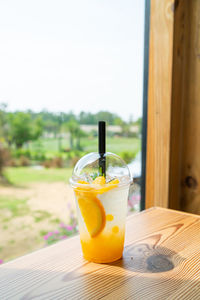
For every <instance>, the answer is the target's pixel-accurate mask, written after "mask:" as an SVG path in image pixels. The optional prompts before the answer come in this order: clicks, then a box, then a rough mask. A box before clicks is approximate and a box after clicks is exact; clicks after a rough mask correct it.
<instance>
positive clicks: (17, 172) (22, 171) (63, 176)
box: [5, 167, 72, 185]
mask: <svg viewBox="0 0 200 300" xmlns="http://www.w3.org/2000/svg"><path fill="white" fill-rule="evenodd" d="M5 175H6V177H7V178H8V180H9V181H10V182H11V183H12V184H14V185H25V184H28V183H30V182H38V181H39V182H57V181H62V182H66V183H68V182H69V178H70V177H71V175H72V168H63V169H48V170H47V169H41V170H37V169H34V168H31V167H19V168H7V169H6V172H5Z"/></svg>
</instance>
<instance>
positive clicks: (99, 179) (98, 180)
mask: <svg viewBox="0 0 200 300" xmlns="http://www.w3.org/2000/svg"><path fill="white" fill-rule="evenodd" d="M93 183H94V184H100V185H104V184H105V183H106V179H105V177H104V176H98V177H96V178H95V180H93Z"/></svg>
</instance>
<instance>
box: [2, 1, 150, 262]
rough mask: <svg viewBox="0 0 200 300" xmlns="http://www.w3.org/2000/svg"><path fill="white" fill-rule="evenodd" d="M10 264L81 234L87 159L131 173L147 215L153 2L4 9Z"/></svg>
mask: <svg viewBox="0 0 200 300" xmlns="http://www.w3.org/2000/svg"><path fill="white" fill-rule="evenodd" d="M0 40H1V47H0V228H1V236H0V262H3V261H4V262H5V261H8V260H10V259H12V258H15V257H17V256H21V255H23V254H25V253H27V252H30V251H33V250H35V249H38V248H41V247H43V246H45V245H46V244H52V243H54V242H56V241H58V240H61V239H65V238H68V237H69V236H71V235H73V234H75V233H76V232H77V221H76V211H75V203H74V196H73V191H72V189H71V188H70V186H69V184H68V180H69V177H70V176H71V173H72V169H73V167H74V165H75V164H76V162H77V161H78V159H79V158H80V157H82V156H83V155H85V154H86V153H88V152H91V151H97V122H98V121H99V120H105V121H106V122H107V151H110V152H114V153H116V154H118V155H120V156H121V157H122V158H123V159H124V160H125V162H126V163H127V164H128V165H129V167H130V170H131V173H132V176H133V177H134V178H135V184H133V185H131V189H130V195H129V201H128V213H129V214H130V213H131V212H134V211H137V210H139V202H140V198H141V197H140V184H141V121H142V95H143V90H142V89H143V52H144V51H143V49H144V1H141V0H137V1H131V0H127V1H122V0H117V1H114V0H109V1H107V0H102V1H96V0H95V1H94V0H84V1H83V0H75V1H65V0H59V1H49V0H48V1H47V0H40V1H39V0H36V1H25V0H24V1H23V0H19V1H14V0H7V1H4V0H3V1H1V2H0Z"/></svg>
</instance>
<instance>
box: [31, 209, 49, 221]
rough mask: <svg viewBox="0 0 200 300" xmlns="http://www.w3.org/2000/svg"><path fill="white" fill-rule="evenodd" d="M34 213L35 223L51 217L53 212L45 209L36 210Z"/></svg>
mask: <svg viewBox="0 0 200 300" xmlns="http://www.w3.org/2000/svg"><path fill="white" fill-rule="evenodd" d="M32 214H33V217H34V219H35V223H38V222H41V221H43V220H45V219H49V218H50V217H51V214H50V213H49V212H47V211H44V210H36V211H34V212H33V213H32Z"/></svg>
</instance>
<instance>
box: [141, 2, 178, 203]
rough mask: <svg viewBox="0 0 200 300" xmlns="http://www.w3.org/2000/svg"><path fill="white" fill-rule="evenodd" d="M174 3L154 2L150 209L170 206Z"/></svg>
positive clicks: (148, 180)
mask: <svg viewBox="0 0 200 300" xmlns="http://www.w3.org/2000/svg"><path fill="white" fill-rule="evenodd" d="M173 23H174V1H173V0H162V1H160V0H151V16H150V50H149V87H148V122H147V162H146V208H149V207H151V206H156V205H158V206H162V207H168V190H169V157H170V124H171V92H172V86H171V83H172V59H173V55H172V54H173Z"/></svg>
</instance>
